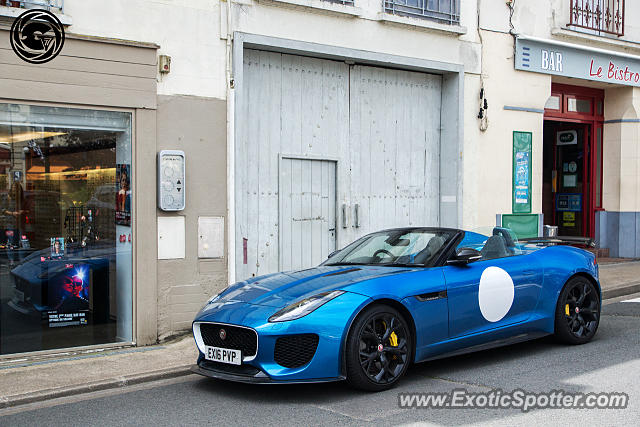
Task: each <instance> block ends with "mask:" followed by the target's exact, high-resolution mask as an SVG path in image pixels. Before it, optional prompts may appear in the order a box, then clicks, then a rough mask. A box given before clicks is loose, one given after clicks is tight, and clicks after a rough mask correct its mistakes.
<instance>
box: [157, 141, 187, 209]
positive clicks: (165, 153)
mask: <svg viewBox="0 0 640 427" xmlns="http://www.w3.org/2000/svg"><path fill="white" fill-rule="evenodd" d="M184 162H185V160H184V151H181V150H162V151H160V153H159V154H158V207H159V208H160V209H162V210H163V211H181V210H183V209H184V201H185V196H184V193H185V180H184V178H185V164H184Z"/></svg>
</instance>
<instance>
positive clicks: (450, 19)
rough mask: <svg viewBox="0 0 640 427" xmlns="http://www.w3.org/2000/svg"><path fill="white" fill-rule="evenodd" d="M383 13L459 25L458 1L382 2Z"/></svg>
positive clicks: (386, 0) (391, 0) (389, 0)
mask: <svg viewBox="0 0 640 427" xmlns="http://www.w3.org/2000/svg"><path fill="white" fill-rule="evenodd" d="M383 2H384V3H383V7H384V11H385V12H387V13H392V14H394V15H401V16H411V17H417V18H427V19H433V20H436V21H438V22H441V23H446V24H458V23H460V0H383Z"/></svg>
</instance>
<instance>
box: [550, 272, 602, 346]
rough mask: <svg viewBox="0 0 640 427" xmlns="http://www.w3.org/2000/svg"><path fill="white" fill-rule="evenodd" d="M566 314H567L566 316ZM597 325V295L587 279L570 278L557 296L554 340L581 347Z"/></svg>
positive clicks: (591, 283)
mask: <svg viewBox="0 0 640 427" xmlns="http://www.w3.org/2000/svg"><path fill="white" fill-rule="evenodd" d="M567 313H568V314H567ZM599 324H600V294H599V292H598V290H597V289H596V287H595V285H594V284H593V282H592V281H591V280H589V279H588V278H586V277H582V276H577V277H573V278H572V279H570V280H569V281H567V283H565V285H564V287H563V288H562V292H560V296H559V297H558V303H557V305H556V316H555V338H556V340H558V341H560V342H562V343H565V344H573V345H576V344H584V343H587V342H589V341H591V339H592V338H593V336H594V335H595V334H596V331H597V330H598V325H599Z"/></svg>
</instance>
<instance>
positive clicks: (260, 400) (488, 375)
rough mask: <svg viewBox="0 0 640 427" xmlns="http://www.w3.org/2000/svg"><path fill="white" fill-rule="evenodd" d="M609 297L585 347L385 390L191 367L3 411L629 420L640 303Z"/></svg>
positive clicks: (210, 420) (536, 349)
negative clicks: (495, 393)
mask: <svg viewBox="0 0 640 427" xmlns="http://www.w3.org/2000/svg"><path fill="white" fill-rule="evenodd" d="M639 297H640V294H639V295H634V296H628V297H624V298H619V299H617V300H610V301H606V302H605V304H606V305H605V307H604V309H603V315H602V319H601V323H600V329H599V331H598V334H597V335H596V337H595V339H594V340H593V341H592V342H591V343H589V344H587V345H584V346H576V347H567V346H563V345H559V344H556V343H554V342H553V341H552V340H550V339H547V338H544V339H541V340H537V341H533V342H529V343H524V344H518V345H513V346H509V347H503V348H499V349H494V350H489V351H484V352H480V353H475V354H471V355H465V356H460V357H455V358H449V359H444V360H439V361H434V362H428V363H424V364H420V365H416V366H413V367H412V368H411V370H410V371H409V373H408V376H407V377H406V378H405V379H404V380H403V381H402V383H401V384H400V385H399V386H398V387H397V388H395V389H393V390H389V391H386V392H382V393H377V394H367V393H362V392H357V391H354V390H351V389H350V388H348V387H347V386H346V385H345V384H343V383H334V384H319V385H290V386H285V385H274V386H272V385H269V386H264V385H263V386H258V385H245V384H234V383H226V382H221V381H216V380H211V379H207V378H203V377H199V376H196V375H189V376H187V377H182V378H178V379H174V380H166V381H159V382H155V383H149V384H143V385H138V386H133V387H127V388H123V389H118V390H110V391H104V392H97V393H91V394H85V395H80V396H74V397H69V398H64V399H58V400H56V401H49V402H43V403H38V404H32V405H26V406H23V407H19V408H10V409H7V410H4V411H0V425H2V426H4V425H7V426H33V425H47V426H65V427H68V426H75V425H110V426H119V425H143V424H144V425H199V426H202V425H205V424H224V425H261V426H270V425H277V426H282V425H336V424H356V425H359V424H364V423H366V422H375V423H376V424H381V425H399V424H405V425H406V424H414V423H419V424H438V425H454V424H455V425H457V424H477V423H479V424H491V425H509V426H515V425H534V424H537V425H551V424H553V425H580V424H588V425H608V426H611V425H623V424H624V425H628V424H630V423H631V424H634V422H633V421H632V420H634V419H635V420H636V421H637V420H638V419H640V302H621V301H622V300H629V299H633V298H639ZM461 388H463V389H467V390H469V391H472V392H481V391H490V390H492V389H502V390H504V391H510V390H514V389H524V390H526V391H531V392H536V393H539V392H549V391H551V390H554V389H561V390H565V391H567V392H584V393H587V392H614V391H615V392H626V393H628V395H629V404H628V407H627V408H626V409H616V410H614V409H534V410H531V411H529V412H526V413H525V412H522V411H521V410H519V409H416V408H414V409H401V408H399V407H398V393H399V392H432V391H445V392H446V391H451V390H454V389H461Z"/></svg>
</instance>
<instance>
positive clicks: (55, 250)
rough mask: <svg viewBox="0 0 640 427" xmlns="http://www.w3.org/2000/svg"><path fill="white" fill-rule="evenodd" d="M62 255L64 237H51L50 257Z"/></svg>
mask: <svg viewBox="0 0 640 427" xmlns="http://www.w3.org/2000/svg"><path fill="white" fill-rule="evenodd" d="M63 256H64V237H52V238H51V258H62V257H63Z"/></svg>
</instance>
